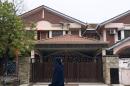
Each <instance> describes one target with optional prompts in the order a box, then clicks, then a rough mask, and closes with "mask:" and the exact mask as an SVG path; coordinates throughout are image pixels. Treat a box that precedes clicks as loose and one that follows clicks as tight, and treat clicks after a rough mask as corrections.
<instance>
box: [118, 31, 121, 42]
mask: <svg viewBox="0 0 130 86" xmlns="http://www.w3.org/2000/svg"><path fill="white" fill-rule="evenodd" d="M118 40H121V31H118Z"/></svg>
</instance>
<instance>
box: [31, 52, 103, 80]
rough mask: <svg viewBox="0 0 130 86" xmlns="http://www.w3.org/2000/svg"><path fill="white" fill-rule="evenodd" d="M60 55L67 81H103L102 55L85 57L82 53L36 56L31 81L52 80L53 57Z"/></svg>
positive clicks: (32, 64)
mask: <svg viewBox="0 0 130 86" xmlns="http://www.w3.org/2000/svg"><path fill="white" fill-rule="evenodd" d="M55 57H60V58H62V60H63V64H64V79H65V82H102V77H103V75H102V59H101V57H95V58H94V57H83V56H80V55H71V56H68V55H66V54H64V55H58V54H57V55H53V56H50V57H43V58H42V61H41V59H40V58H38V57H37V58H35V62H34V63H31V77H30V81H31V82H50V81H51V79H52V74H53V59H54V58H55Z"/></svg>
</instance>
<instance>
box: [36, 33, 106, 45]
mask: <svg viewBox="0 0 130 86" xmlns="http://www.w3.org/2000/svg"><path fill="white" fill-rule="evenodd" d="M106 43H107V42H103V41H100V40H96V39H90V38H86V37H79V36H77V35H64V36H57V37H53V38H49V39H44V40H38V41H37V42H36V44H106Z"/></svg>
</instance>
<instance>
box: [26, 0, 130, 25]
mask: <svg viewBox="0 0 130 86" xmlns="http://www.w3.org/2000/svg"><path fill="white" fill-rule="evenodd" d="M40 5H46V6H48V7H50V8H53V9H55V10H57V11H60V12H62V13H64V14H67V15H69V16H71V17H74V18H76V19H79V20H81V21H83V22H88V23H101V22H103V21H105V20H107V19H109V18H112V17H114V16H116V15H118V14H121V13H123V12H125V11H128V10H130V0H25V1H24V9H25V10H26V11H28V10H31V9H34V8H36V7H38V6H40Z"/></svg>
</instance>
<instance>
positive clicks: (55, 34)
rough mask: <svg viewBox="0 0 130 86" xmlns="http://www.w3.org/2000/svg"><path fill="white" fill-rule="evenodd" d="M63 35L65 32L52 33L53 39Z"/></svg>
mask: <svg viewBox="0 0 130 86" xmlns="http://www.w3.org/2000/svg"><path fill="white" fill-rule="evenodd" d="M61 35H63V31H60V30H59V31H52V37H55V36H61Z"/></svg>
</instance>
